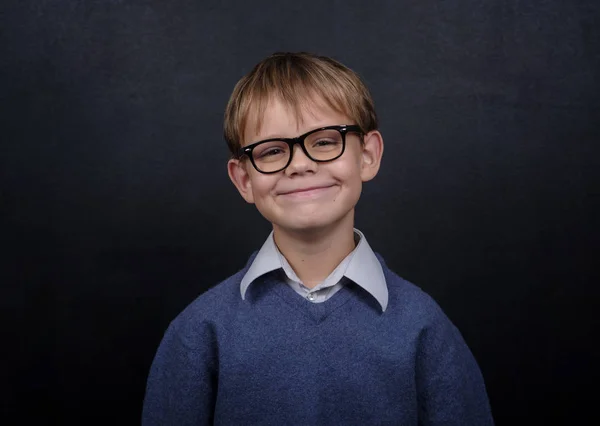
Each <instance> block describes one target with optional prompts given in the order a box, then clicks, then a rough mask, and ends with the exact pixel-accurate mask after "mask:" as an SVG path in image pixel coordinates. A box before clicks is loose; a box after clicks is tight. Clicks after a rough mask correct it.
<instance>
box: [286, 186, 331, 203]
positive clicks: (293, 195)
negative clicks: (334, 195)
mask: <svg viewBox="0 0 600 426" xmlns="http://www.w3.org/2000/svg"><path fill="white" fill-rule="evenodd" d="M334 188H335V185H330V186H323V187H312V188H304V189H298V190H295V191H291V192H285V193H282V194H280V196H281V197H284V198H286V199H302V200H303V199H307V198H317V197H319V196H322V195H326V194H328V193H330V192H331V191H332V189H334Z"/></svg>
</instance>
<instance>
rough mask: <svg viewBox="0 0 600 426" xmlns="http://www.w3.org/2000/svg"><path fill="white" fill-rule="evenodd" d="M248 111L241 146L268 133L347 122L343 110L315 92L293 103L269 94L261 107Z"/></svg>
mask: <svg viewBox="0 0 600 426" xmlns="http://www.w3.org/2000/svg"><path fill="white" fill-rule="evenodd" d="M261 110H262V111H261ZM251 111H252V112H251V113H250V114H249V116H248V119H247V121H246V128H245V129H244V141H243V145H244V146H245V145H249V144H251V143H253V142H257V141H259V140H262V139H267V138H270V137H294V136H298V135H300V134H302V133H305V132H307V131H309V130H312V129H314V128H317V127H323V126H328V125H335V124H350V123H349V119H348V117H347V116H346V115H345V114H344V113H343V112H341V111H338V110H337V109H335V108H333V106H331V105H330V104H329V103H328V102H326V101H325V100H324V99H322V98H320V97H316V96H313V97H311V98H307V99H304V100H303V101H302V102H300V103H298V104H295V105H293V104H290V103H287V102H285V101H282V100H281V99H279V98H276V97H271V98H269V99H268V100H267V101H266V102H265V103H264V106H263V107H262V108H260V107H257V108H252V110H251Z"/></svg>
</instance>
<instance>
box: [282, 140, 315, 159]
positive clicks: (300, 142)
mask: <svg viewBox="0 0 600 426" xmlns="http://www.w3.org/2000/svg"><path fill="white" fill-rule="evenodd" d="M307 136H309V135H302V136H298V137H297V138H291V139H288V145H289V146H290V163H291V162H292V160H293V158H294V146H295V145H298V146H299V147H300V149H301V150H302V153H303V154H304V155H305V156H306V158H308V159H309V160H310V161H314V160H313V159H312V157H311V156H310V154H309V153H308V150H307V149H306V146H305V145H304V141H306V137H307Z"/></svg>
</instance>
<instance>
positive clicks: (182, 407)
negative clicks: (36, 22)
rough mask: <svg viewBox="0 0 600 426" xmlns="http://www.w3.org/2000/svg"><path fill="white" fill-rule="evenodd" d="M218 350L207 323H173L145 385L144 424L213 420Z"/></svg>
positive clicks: (182, 425) (180, 424)
mask: <svg viewBox="0 0 600 426" xmlns="http://www.w3.org/2000/svg"><path fill="white" fill-rule="evenodd" d="M216 357H217V350H216V339H215V333H214V330H213V328H212V327H211V326H210V325H209V324H206V323H202V322H201V323H199V324H197V325H189V324H188V325H187V326H186V325H185V324H183V325H182V324H177V323H176V322H174V323H172V324H171V325H170V327H169V328H168V329H167V331H166V333H165V335H164V337H163V340H162V342H161V343H160V346H159V348H158V351H157V353H156V356H155V358H154V361H153V363H152V366H151V368H150V374H149V376H148V381H147V385H146V395H145V398H144V406H143V411H142V425H143V426H154V425H157V426H158V425H161V426H170V425H177V426H187V425H194V426H196V425H209V424H212V423H213V412H214V406H215V398H216V387H217V374H218V373H217V358H216Z"/></svg>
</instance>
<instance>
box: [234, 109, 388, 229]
mask: <svg viewBox="0 0 600 426" xmlns="http://www.w3.org/2000/svg"><path fill="white" fill-rule="evenodd" d="M303 111H305V112H304V113H303V115H302V120H300V121H298V120H296V117H295V114H294V111H293V109H290V108H288V107H287V106H286V105H285V104H283V103H281V102H280V101H279V100H277V99H272V100H271V101H270V102H269V104H268V105H267V108H266V109H265V114H264V117H263V120H262V125H261V128H260V130H259V131H258V132H257V131H256V123H249V125H248V126H247V128H246V131H245V133H244V143H243V146H246V145H250V144H251V143H254V142H257V141H261V140H264V139H268V138H277V137H284V138H291V137H297V136H299V135H301V134H304V133H306V132H308V131H310V130H313V129H316V128H319V127H325V126H333V125H339V124H356V123H354V122H352V120H350V119H349V118H348V117H346V116H345V115H343V114H340V113H338V112H335V111H333V110H331V109H330V108H329V107H327V106H325V103H324V102H314V103H312V104H311V105H308V108H306V109H304V110H303ZM382 153H383V140H382V138H381V134H380V133H379V132H377V131H372V132H369V133H368V134H366V135H365V136H364V144H361V142H360V136H359V135H358V134H356V133H348V134H347V135H346V149H345V151H344V153H343V155H342V156H341V157H339V158H337V159H336V160H333V161H330V162H326V163H317V162H314V161H312V160H311V159H310V158H308V157H307V156H306V155H305V154H304V152H303V151H302V148H301V147H300V146H298V145H297V144H296V145H294V151H293V157H292V161H291V163H290V164H289V165H288V167H287V168H286V169H284V170H282V171H280V172H277V173H274V174H263V173H260V172H258V171H257V170H256V169H255V168H254V167H253V166H252V164H251V162H250V161H249V159H247V158H242V159H240V160H237V159H232V160H230V161H229V163H228V171H229V176H230V178H231V180H232V182H233V183H234V185H235V186H236V187H237V189H238V191H239V192H240V194H241V195H242V197H243V198H244V199H245V200H246V201H247V202H249V203H254V204H256V207H257V208H258V210H259V211H260V213H261V214H262V215H263V216H264V217H265V218H266V219H267V220H268V221H269V222H271V223H272V224H273V227H274V228H275V229H277V228H279V229H280V230H282V231H288V232H298V231H315V230H321V229H327V228H330V227H332V226H335V225H336V224H339V223H342V222H344V219H346V220H349V221H351V223H352V224H353V223H354V222H353V217H354V216H353V215H354V206H355V205H356V203H357V202H358V199H359V197H360V193H361V190H362V183H363V182H366V181H368V180H370V179H372V178H373V177H375V175H376V174H377V171H378V170H379V165H380V162H381V155H382Z"/></svg>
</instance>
